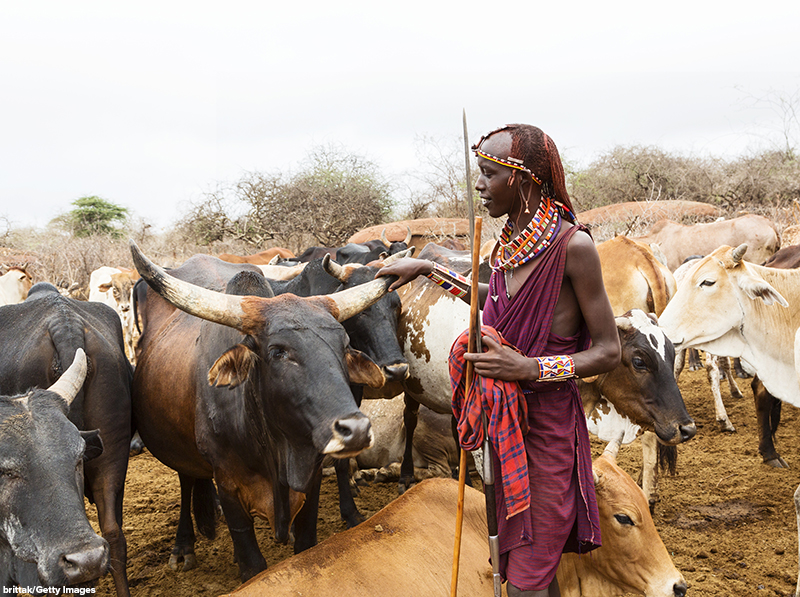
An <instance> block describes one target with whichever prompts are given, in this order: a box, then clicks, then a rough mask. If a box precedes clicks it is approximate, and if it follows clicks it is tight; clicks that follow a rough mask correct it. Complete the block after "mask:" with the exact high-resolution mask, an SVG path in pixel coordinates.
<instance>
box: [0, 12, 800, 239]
mask: <svg viewBox="0 0 800 597" xmlns="http://www.w3.org/2000/svg"><path fill="white" fill-rule="evenodd" d="M798 23H800V3H796V2H785V1H781V2H772V1H769V0H767V1H764V0H762V1H761V2H759V3H756V4H753V3H747V4H740V3H734V4H730V3H722V2H697V1H694V2H685V1H673V2H669V3H663V2H662V3H646V2H616V3H614V2H611V3H603V2H550V3H548V4H545V3H542V2H532V1H530V0H529V1H526V2H515V1H506V2H486V3H478V2H473V1H461V2H450V1H446V2H444V1H438V2H437V1H435V0H428V1H427V2H418V1H416V0H413V1H409V0H406V1H404V2H398V3H388V2H369V3H368V2H348V1H342V0H337V1H336V2H324V3H323V2H317V1H311V2H277V1H275V0H272V1H266V2H264V1H261V2H235V1H226V2H219V3H210V2H202V1H201V2H197V1H195V2H169V1H166V0H160V1H159V2H149V1H139V2H136V3H124V4H123V3H118V2H107V1H103V2H83V1H70V2H60V1H59V2H37V1H35V0H33V1H26V2H13V3H12V2H3V3H2V4H0V115H1V116H0V118H2V128H1V129H0V216H6V217H8V218H9V219H10V220H11V221H12V222H13V223H14V224H15V225H35V226H44V225H45V224H46V223H47V222H48V221H49V220H50V219H51V218H53V217H54V216H55V215H57V214H58V213H60V212H64V211H67V210H69V209H70V202H72V201H73V200H75V199H77V198H79V197H81V196H85V195H99V196H101V197H103V198H105V199H108V200H110V201H112V202H114V203H117V204H120V205H123V206H125V207H128V208H130V209H131V210H132V212H133V213H134V214H135V215H138V216H141V217H143V218H145V219H146V220H147V221H150V222H151V223H153V224H154V225H156V226H157V227H160V228H163V227H167V226H168V225H169V224H171V223H172V222H174V221H175V220H176V219H177V218H178V217H179V216H180V215H181V214H182V213H183V212H184V211H185V210H186V208H187V206H188V204H189V202H190V201H193V200H197V199H199V198H200V197H202V195H203V193H204V192H206V191H208V190H210V189H212V188H213V187H214V186H215V185H217V184H218V183H225V182H232V181H235V180H237V179H238V178H239V177H240V176H241V175H242V174H243V173H244V172H247V171H254V170H257V171H263V172H274V171H281V172H290V171H292V170H296V169H297V168H298V167H299V165H300V162H301V160H302V159H303V158H304V157H305V156H306V155H307V154H308V152H309V151H310V150H312V149H313V148H314V147H316V146H319V145H327V144H335V145H341V146H343V147H344V148H346V149H347V150H348V151H351V152H354V153H357V154H360V155H362V156H364V157H367V158H369V159H371V160H373V161H374V162H376V163H377V164H378V165H379V166H380V168H381V170H382V172H383V173H384V174H385V175H386V176H387V177H394V178H398V179H399V177H401V176H402V175H403V174H404V173H407V172H409V171H413V170H414V169H419V168H421V167H423V166H421V165H420V163H419V159H418V156H417V155H416V153H415V147H417V145H415V140H417V139H418V138H419V137H420V136H431V137H434V138H440V139H448V138H450V139H453V138H458V137H459V136H460V134H461V116H462V109H466V113H467V118H468V121H469V130H470V137H471V141H472V142H474V141H476V140H477V139H478V138H479V137H480V134H481V133H483V132H486V131H488V130H490V129H492V128H495V127H496V126H498V125H501V124H504V123H507V122H526V123H531V124H535V125H537V126H540V127H541V128H542V129H543V130H545V131H546V132H547V133H548V134H549V135H550V136H551V137H552V138H553V139H554V140H555V142H556V144H557V145H558V146H559V149H560V150H561V153H562V155H563V156H564V157H565V158H566V159H568V160H571V161H573V162H576V163H578V164H584V165H585V164H587V163H589V162H590V161H591V160H592V159H593V158H594V157H595V156H597V155H599V154H600V153H601V152H603V151H606V150H608V149H611V148H612V147H614V146H616V145H632V144H644V145H657V146H660V147H662V148H664V149H666V150H668V151H676V152H681V153H692V154H711V155H719V156H735V155H738V154H740V153H741V152H743V151H747V150H749V149H752V148H754V147H758V146H759V145H760V144H765V143H771V142H779V141H780V134H781V132H782V131H783V130H784V127H783V125H782V123H781V118H780V117H781V113H780V110H775V109H774V106H773V105H772V104H770V103H768V102H760V103H756V102H755V101H754V100H755V99H764V98H773V99H774V98H777V97H781V96H782V97H789V96H791V95H792V94H797V92H798V90H800V35H798V33H797V27H798Z"/></svg>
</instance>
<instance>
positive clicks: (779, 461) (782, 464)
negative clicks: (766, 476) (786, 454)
mask: <svg viewBox="0 0 800 597" xmlns="http://www.w3.org/2000/svg"><path fill="white" fill-rule="evenodd" d="M764 464H766V465H767V466H771V467H772V468H789V464H788V463H787V462H786V461H785V460H784V459H783V457H782V456H778V457H777V458H770V459H769V460H766V459H765V460H764Z"/></svg>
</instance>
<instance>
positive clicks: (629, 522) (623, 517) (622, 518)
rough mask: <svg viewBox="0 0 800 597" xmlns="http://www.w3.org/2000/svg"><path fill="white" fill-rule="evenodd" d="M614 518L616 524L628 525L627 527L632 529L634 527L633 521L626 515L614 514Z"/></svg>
mask: <svg viewBox="0 0 800 597" xmlns="http://www.w3.org/2000/svg"><path fill="white" fill-rule="evenodd" d="M614 518H616V519H617V522H618V523H620V524H625V525H629V526H632V527H633V526H636V525H635V524H633V521H632V520H631V517H630V516H628V515H627V514H614Z"/></svg>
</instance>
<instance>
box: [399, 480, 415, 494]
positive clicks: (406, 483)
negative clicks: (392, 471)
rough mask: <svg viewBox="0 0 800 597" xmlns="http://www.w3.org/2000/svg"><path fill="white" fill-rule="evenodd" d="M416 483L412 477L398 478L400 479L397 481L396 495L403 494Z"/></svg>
mask: <svg viewBox="0 0 800 597" xmlns="http://www.w3.org/2000/svg"><path fill="white" fill-rule="evenodd" d="M416 484H417V482H416V481H415V480H414V479H400V481H399V482H398V483H397V493H398V495H403V494H404V493H405V492H406V491H408V490H409V489H411V488H412V487H414V485H416Z"/></svg>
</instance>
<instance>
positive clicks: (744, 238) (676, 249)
mask: <svg viewBox="0 0 800 597" xmlns="http://www.w3.org/2000/svg"><path fill="white" fill-rule="evenodd" d="M635 240H638V241H641V242H644V243H647V244H650V243H658V244H659V245H661V249H662V250H663V251H664V254H665V255H666V256H667V267H669V269H670V270H671V271H673V272H674V271H675V270H676V269H677V268H678V266H680V264H681V263H683V262H684V261H685V260H686V258H687V257H691V256H692V255H708V254H709V253H711V252H712V251H714V250H715V249H716V248H717V247H720V246H722V245H731V246H734V247H735V246H738V245H740V244H747V246H748V247H749V249H748V259H749V260H750V261H752V262H753V263H764V261H766V260H767V259H768V258H769V257H770V256H771V255H772V254H773V253H774V252H775V251H777V250H778V249H779V248H780V239H779V238H778V232H777V230H776V229H775V225H774V224H773V223H772V222H771V221H770V220H768V219H767V218H765V217H763V216H757V215H754V214H747V215H744V216H739V217H738V218H733V219H731V220H719V221H716V222H711V223H710V224H694V225H692V226H684V225H682V224H677V223H675V222H671V221H669V220H661V221H660V222H657V223H656V224H655V226H653V228H652V229H651V230H650V233H649V234H647V235H646V236H642V237H638V238H636V239H635Z"/></svg>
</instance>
